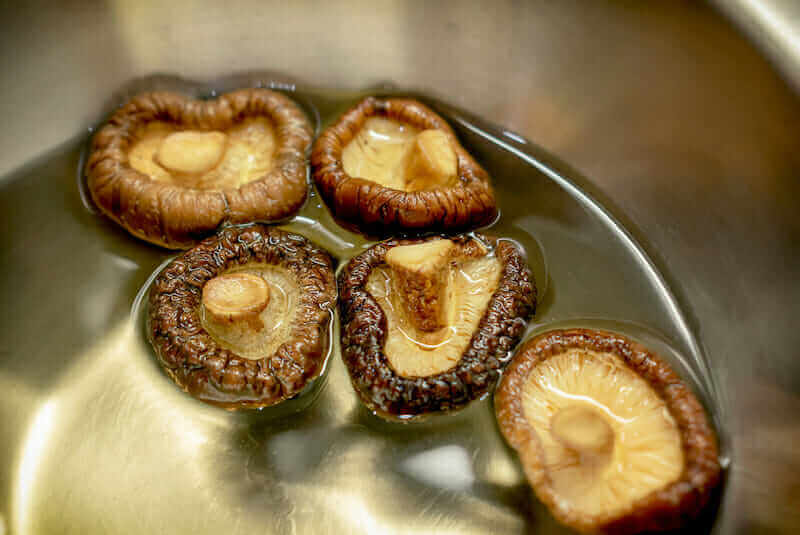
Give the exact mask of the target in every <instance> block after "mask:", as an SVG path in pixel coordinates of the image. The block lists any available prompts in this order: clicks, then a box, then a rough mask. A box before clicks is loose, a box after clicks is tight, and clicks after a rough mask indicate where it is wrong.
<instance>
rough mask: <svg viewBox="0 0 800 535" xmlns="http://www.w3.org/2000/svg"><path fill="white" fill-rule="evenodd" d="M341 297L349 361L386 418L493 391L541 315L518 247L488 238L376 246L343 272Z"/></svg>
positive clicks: (357, 382)
mask: <svg viewBox="0 0 800 535" xmlns="http://www.w3.org/2000/svg"><path fill="white" fill-rule="evenodd" d="M339 288H340V311H341V322H342V323H341V342H342V343H341V346H342V358H343V359H344V362H345V364H346V365H347V368H348V371H349V374H350V378H351V381H352V383H353V386H354V388H355V390H356V392H357V393H358V395H359V397H360V398H361V400H362V401H363V402H364V403H365V405H366V406H367V407H368V408H369V409H370V410H372V411H374V412H375V413H377V414H378V415H379V416H381V417H383V418H387V419H408V418H413V417H417V416H420V415H424V414H428V413H433V412H441V411H450V410H455V409H459V408H462V407H464V406H465V405H466V404H468V403H469V402H470V401H472V400H474V399H477V398H479V397H481V396H483V395H484V394H486V393H487V392H489V391H490V390H491V389H492V388H493V387H494V385H495V384H496V382H497V379H498V378H499V375H500V372H501V371H502V369H503V368H504V367H505V365H506V364H507V363H508V360H509V358H510V352H511V351H512V349H513V348H514V346H515V345H516V343H517V342H518V341H519V338H520V336H521V335H522V333H523V332H524V330H525V327H526V324H527V321H528V319H529V318H530V317H531V316H532V314H533V313H534V310H535V306H536V287H535V284H534V281H533V278H532V275H531V273H530V271H529V269H528V266H527V264H526V262H525V259H524V254H523V252H522V251H521V249H520V247H519V246H518V245H517V244H515V243H514V242H511V241H509V240H503V239H496V238H490V237H486V236H481V235H474V236H470V235H462V236H456V237H450V238H442V237H430V238H427V239H422V240H390V241H387V242H383V243H380V244H377V245H375V246H373V247H371V248H370V249H368V250H367V251H366V252H364V253H362V254H361V255H358V256H356V257H354V258H353V259H351V260H350V262H349V263H348V264H347V265H346V266H345V267H344V268H343V270H342V272H341V273H340V275H339Z"/></svg>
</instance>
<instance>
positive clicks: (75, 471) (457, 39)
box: [0, 0, 800, 534]
mask: <svg viewBox="0 0 800 535" xmlns="http://www.w3.org/2000/svg"><path fill="white" fill-rule="evenodd" d="M755 4H759V3H758V2H756V3H755ZM2 10H3V11H2V17H0V20H2V21H3V22H2V24H3V31H2V32H0V45H1V46H0V50H2V53H0V57H2V72H3V77H2V89H3V91H2V99H0V110H2V117H3V118H4V128H3V142H2V143H0V173H3V175H4V177H5V178H3V179H2V183H0V214H2V218H3V226H2V228H3V232H2V236H1V237H0V243H1V244H2V245H1V246H0V259H2V261H1V262H0V266H1V267H0V272H1V273H2V276H0V281H2V283H1V284H2V287H1V291H0V310H2V316H0V318H2V319H0V387H2V392H3V396H2V401H0V422H2V424H0V483H1V485H0V526H2V527H0V533H2V532H3V531H6V532H11V533H20V534H23V533H52V532H58V533H95V532H96V533H108V532H114V533H123V532H125V533H127V532H137V533H142V532H169V533H179V532H192V533H196V532H201V531H223V532H229V533H239V532H242V533H244V532H251V531H253V530H254V529H256V530H259V531H267V532H275V533H291V532H301V533H304V532H314V533H325V532H328V531H330V532H337V533H338V532H342V531H347V530H349V531H351V532H354V533H381V532H385V533H400V532H406V531H409V530H411V529H418V530H422V531H434V530H435V531H440V532H459V533H462V532H466V531H469V530H472V531H475V532H481V531H483V532H486V531H489V530H492V529H495V530H502V531H508V532H525V531H532V530H538V529H542V530H547V531H550V530H552V531H553V532H558V531H559V530H560V528H559V527H558V526H556V525H554V524H553V523H552V521H550V520H548V518H547V516H546V513H545V512H544V511H543V510H542V509H541V508H539V507H537V506H536V505H535V503H534V502H533V501H532V496H531V495H530V493H526V491H525V488H526V487H525V485H524V483H523V481H522V480H521V478H520V473H519V469H518V466H517V465H516V461H515V459H514V457H513V455H511V453H510V451H505V450H504V449H503V448H504V446H503V445H502V442H501V441H500V439H499V437H498V436H497V435H496V430H495V429H494V427H493V425H494V424H493V422H492V420H491V418H489V417H488V416H487V415H488V414H490V413H489V412H488V411H486V410H485V409H486V406H477V405H476V408H474V409H473V408H470V409H468V411H467V412H465V413H463V414H462V415H459V416H455V417H453V419H452V421H451V422H450V423H441V422H440V423H437V424H435V427H436V429H435V430H432V431H431V432H430V435H426V433H425V430H424V429H421V430H419V432H418V433H416V432H415V438H414V442H413V443H410V444H409V446H408V448H407V450H403V449H402V445H403V440H405V439H406V438H407V437H406V436H405V433H406V431H398V430H397V428H395V427H392V426H386V427H381V426H380V424H379V423H376V422H374V421H372V420H369V419H368V415H365V416H364V418H367V420H364V419H363V418H361V417H360V416H358V413H355V416H353V417H352V418H350V417H348V418H344V417H341V415H342V414H350V412H348V411H353V410H355V407H357V405H354V403H355V402H354V400H353V399H352V398H349V397H347V390H346V388H345V387H347V386H348V385H347V384H346V382H341V381H343V380H344V379H343V378H344V377H345V376H344V375H342V374H343V373H344V372H343V370H342V366H341V362H340V361H338V360H336V359H334V360H333V362H332V363H331V366H332V367H333V369H331V375H330V378H329V384H328V385H327V387H326V390H325V391H324V392H323V396H325V395H326V394H325V393H326V392H327V398H324V399H323V400H322V401H325V403H324V404H320V403H319V402H318V403H316V404H315V405H314V406H313V407H311V408H310V409H309V410H308V411H306V412H303V413H301V415H300V416H299V417H298V418H296V419H285V420H280V423H279V424H278V423H275V421H274V420H270V419H268V418H265V419H262V420H259V419H258V418H254V419H252V418H251V419H247V420H246V421H245V420H242V421H233V423H231V420H230V419H229V415H228V414H227V413H220V412H216V411H214V410H211V409H209V410H199V409H198V410H195V405H194V402H193V401H192V400H191V399H188V398H186V397H185V396H183V395H182V394H181V393H180V392H177V390H175V389H174V387H173V386H172V385H171V384H170V383H169V382H159V380H158V379H159V378H161V379H163V376H161V375H159V374H160V371H159V370H158V367H157V364H156V363H155V361H154V360H146V359H145V360H143V359H141V358H140V357H141V356H142V355H146V354H147V351H148V347H147V345H146V341H144V340H143V338H142V337H140V334H141V333H140V331H139V330H137V327H136V315H135V314H134V315H133V316H132V312H131V307H132V305H133V304H134V301H135V297H136V295H137V293H138V292H139V290H140V289H141V288H142V287H143V286H144V285H145V283H146V281H147V279H148V277H149V276H150V274H151V273H152V270H153V269H154V268H155V267H156V265H157V264H158V261H160V259H163V258H164V257H165V255H164V253H163V252H161V251H158V250H157V249H155V248H151V247H149V246H147V245H144V244H142V243H140V242H137V241H135V240H133V239H131V238H129V237H128V236H127V235H126V234H125V233H124V232H122V231H120V230H118V229H117V228H115V227H114V226H112V225H110V224H108V223H105V222H104V220H102V219H101V218H98V217H97V216H96V215H93V214H91V213H89V212H88V211H87V210H86V208H85V206H84V204H83V203H82V202H81V198H80V196H79V195H78V193H77V192H78V182H79V180H78V175H79V172H78V169H79V166H80V161H79V160H80V154H81V148H82V143H83V142H85V140H86V139H87V137H88V130H87V129H88V128H90V127H91V126H93V125H95V124H96V123H97V122H98V121H100V120H101V119H102V118H103V114H104V113H105V112H106V111H107V110H108V106H109V105H112V104H113V103H114V102H115V98H116V97H118V95H117V96H115V95H114V92H115V91H117V90H118V89H119V88H121V87H125V86H126V84H127V83H129V82H130V81H131V80H134V79H138V78H141V77H143V76H147V75H151V74H154V73H169V74H174V75H178V76H182V77H184V78H187V79H197V80H207V81H208V85H209V86H213V84H214V81H215V80H218V79H219V78H220V77H221V76H223V75H226V74H229V73H231V72H237V71H241V72H245V71H253V70H258V71H263V70H265V69H267V70H273V71H275V72H279V73H285V74H290V75H291V76H292V77H294V78H296V79H297V80H299V81H301V82H302V84H303V85H304V86H307V87H338V88H343V89H344V88H351V89H361V88H365V87H371V86H373V87H374V86H377V85H380V84H381V83H383V82H386V81H393V82H394V83H395V84H397V85H398V86H401V87H404V88H411V89H416V90H420V91H422V92H424V93H425V94H429V95H432V96H434V97H439V98H441V99H443V100H444V101H446V102H449V103H451V104H453V105H455V106H457V107H458V108H462V109H465V110H469V111H470V112H471V113H474V114H476V115H477V116H479V117H482V118H484V119H486V120H488V121H489V122H491V123H494V124H499V125H503V126H504V130H503V131H498V132H499V133H500V134H502V135H503V136H506V139H507V140H509V141H508V143H509V145H513V144H514V143H516V142H515V141H514V136H523V137H525V138H528V139H530V140H532V141H533V143H535V144H536V145H538V146H541V147H543V148H544V149H546V151H548V152H549V153H552V154H554V155H556V157H557V158H558V159H559V160H561V161H564V162H568V163H569V165H570V166H571V167H570V168H567V167H566V166H563V165H562V164H560V163H558V161H556V160H552V159H550V157H549V156H548V155H547V153H546V152H544V151H542V150H540V149H538V148H535V147H533V148H531V151H533V152H535V153H536V154H537V155H538V158H539V160H537V161H540V162H544V163H545V164H547V165H550V166H551V167H552V168H553V169H559V170H560V171H561V172H563V176H567V177H569V178H570V180H573V179H574V180H575V182H574V183H576V184H579V185H580V188H582V190H584V191H588V192H590V194H591V195H592V196H593V198H595V199H598V200H599V203H600V205H602V206H603V207H605V208H607V209H609V210H610V211H611V213H613V214H616V217H617V219H618V220H619V221H620V222H621V224H622V225H623V227H624V228H625V229H627V230H628V231H629V232H630V233H631V234H630V237H631V238H632V240H633V241H631V243H634V244H637V243H638V244H640V245H641V247H642V249H641V250H642V251H644V252H645V253H646V254H647V255H648V257H649V258H650V259H651V260H652V262H653V264H652V265H653V266H654V268H655V271H654V273H657V274H658V273H660V274H661V275H663V279H662V280H663V282H664V284H665V288H668V289H670V292H668V293H667V294H665V295H667V296H668V297H669V298H670V299H672V300H673V301H674V303H675V304H676V306H677V307H678V308H679V310H680V319H681V321H680V322H679V323H680V324H681V325H684V326H685V328H686V332H685V333H684V332H683V331H669V329H667V328H666V327H662V326H657V327H658V330H659V331H660V332H664V331H668V332H666V335H667V338H668V339H669V340H670V342H671V343H672V345H673V346H677V347H676V349H677V351H678V352H679V353H682V354H684V355H685V354H690V356H691V355H694V354H697V355H701V356H703V358H707V362H708V368H709V377H710V379H709V380H710V382H711V383H712V384H714V385H715V388H716V390H715V393H714V399H713V400H712V403H713V404H714V406H715V411H716V414H715V415H716V416H717V417H718V418H719V425H720V426H721V429H722V430H723V434H724V437H725V438H726V440H727V442H726V444H727V446H728V450H727V451H728V453H729V455H730V459H731V464H730V469H729V470H728V474H727V481H726V486H725V492H724V493H723V496H722V503H721V504H720V507H719V510H718V512H717V514H716V521H715V522H713V526H712V528H711V529H713V530H714V531H715V532H718V533H737V532H741V533H754V532H769V533H778V532H785V533H790V532H794V531H795V530H796V529H797V528H798V527H800V486H798V476H797V474H800V453H798V450H797V448H796V447H795V444H797V443H798V441H800V419H799V418H798V416H797V415H798V414H800V361H798V359H797V358H796V354H797V347H798V346H800V334H799V333H800V330H798V328H797V319H796V313H795V312H796V309H797V305H796V303H798V302H800V284H798V282H797V280H798V267H800V250H799V249H800V247H798V244H799V243H800V216H798V213H800V212H798V210H797V207H796V204H797V199H798V198H800V181H798V177H800V101H798V98H797V96H796V95H795V94H794V93H793V92H792V90H791V88H790V86H789V85H788V83H787V82H786V81H784V79H782V78H781V76H780V75H779V74H778V73H777V71H776V70H775V68H774V67H773V65H771V64H770V63H769V62H768V61H767V60H765V59H764V57H762V55H761V54H760V53H759V51H758V50H757V49H756V48H755V47H754V46H752V45H751V44H750V43H749V42H748V41H747V40H746V39H745V38H744V37H743V36H742V35H740V34H739V33H738V32H737V30H736V29H735V28H734V27H732V25H731V24H730V23H729V22H727V21H726V19H724V18H723V17H722V16H720V15H719V14H718V13H717V12H716V11H714V10H713V9H711V8H709V7H707V6H705V5H698V4H692V3H657V4H654V3H647V4H646V5H645V4H638V3H627V2H612V3H592V4H588V3H582V2H581V3H579V2H559V3H557V4H556V3H553V4H550V3H542V4H539V3H521V4H517V3H511V2H508V3H503V2H500V3H491V4H490V3H478V2H468V3H426V4H418V3H413V4H412V3H403V2H391V1H390V2H382V3H381V2H351V3H349V4H347V5H346V6H338V5H327V4H316V3H312V2H308V3H305V2H299V3H283V4H273V5H264V4H262V3H259V2H241V3H236V5H234V4H233V3H225V2H222V3H210V2H209V3H207V4H206V5H197V4H194V3H189V2H185V1H176V2H170V3H166V4H163V5H162V4H161V3H148V2H141V3H135V2H122V1H114V0H112V1H110V2H85V3H69V2H68V3H52V4H51V3H40V2H31V3H26V4H24V5H18V6H11V5H6V6H4V7H3V8H2ZM784 27H785V25H784ZM795 31H796V28H795ZM790 42H792V41H791V40H790ZM770 57H772V58H773V61H778V62H780V61H783V59H782V58H784V59H785V58H786V57H788V56H786V55H783V56H782V55H780V54H777V55H776V54H773V55H772V56H770ZM786 61H790V60H786ZM780 65H781V68H782V72H783V73H785V74H786V76H787V77H789V78H791V76H792V74H791V73H792V72H794V71H793V70H792V69H793V68H794V67H792V66H791V64H785V63H781V64H780ZM274 79H276V80H277V79H280V80H286V78H285V76H284V75H280V76H278V75H276V76H275V77H274ZM342 94H345V93H344V92H343V93H342ZM548 168H550V167H548ZM581 176H583V177H587V178H586V179H582V178H580V177H581ZM570 183H572V182H570ZM526 187H530V186H526ZM509 198H510V197H509ZM532 214H533V212H532ZM534 215H535V214H534ZM86 228H92V229H95V231H92V232H83V231H82V230H81V229H86ZM548 247H549V246H548ZM637 247H638V246H637ZM634 249H636V248H634ZM547 255H548V250H547V249H545V251H544V257H545V258H547ZM645 264H647V262H645ZM556 289H558V286H556ZM641 299H644V298H641ZM641 299H640V300H641ZM637 302H638V301H637ZM546 318H547V316H546V315H545V319H546ZM629 319H633V320H636V319H637V318H629ZM654 321H655V320H654ZM644 323H646V324H651V323H653V321H649V320H648V321H645V322H644ZM675 325H677V323H676V324H675ZM695 346H696V347H695ZM337 366H338V368H339V369H338V371H337V370H336V367H337ZM336 373H339V374H340V375H339V376H337V375H335V374H336ZM337 381H339V382H337ZM484 403H488V401H487V402H484ZM187 411H188V412H187ZM470 411H471V412H470ZM187 413H191V414H192V418H193V420H191V421H187V418H186V415H187ZM317 418H321V419H323V420H324V419H325V418H328V419H329V421H331V422H337V424H336V425H334V426H320V425H317V424H316V423H314V422H316V421H318V420H315V419H317ZM465 422H469V423H470V424H469V425H470V426H474V425H480V426H481V427H475V428H473V427H467V428H465V427H464V425H466V424H465ZM339 424H341V425H339ZM431 425H434V424H431ZM337 426H339V427H337ZM198 429H200V430H202V431H203V432H197V430H198ZM371 433H379V435H380V436H381V437H387V438H386V440H387V441H389V442H388V443H390V444H391V447H387V446H386V444H387V442H385V441H378V440H375V439H374V436H378V435H372V434H371ZM448 433H450V434H449V435H448ZM448 436H450V437H454V438H453V439H452V440H451V442H450V443H448ZM276 437H277V438H276ZM281 437H282V438H281ZM342 437H344V438H342ZM268 438H269V440H267V439H268ZM463 443H467V444H471V446H470V448H468V449H463V448H459V447H457V446H458V445H459V444H463ZM298 444H301V445H304V447H303V448H298ZM449 445H452V446H453V448H451V449H450V450H448V449H444V450H442V449H441V448H447V447H448V446H449ZM434 446H436V448H439V449H438V450H437V449H436V448H434ZM481 448H484V450H483V453H481ZM486 449H488V450H489V451H491V452H492V454H491V455H485V454H486ZM403 451H406V452H407V453H408V454H409V455H410V454H422V453H425V452H429V451H438V452H439V454H440V455H442V456H443V457H442V458H445V459H447V460H448V461H447V462H449V463H451V465H453V466H456V467H464V466H467V467H473V468H474V463H475V458H472V457H470V456H471V455H477V456H479V457H476V458H480V459H482V461H481V463H483V464H481V465H480V470H478V471H477V472H475V473H476V476H475V477H474V478H473V479H468V478H467V479H465V478H463V477H462V478H461V479H459V477H460V476H459V477H455V478H454V479H453V480H452V481H450V482H449V484H450V487H447V485H439V486H437V485H436V484H434V483H435V481H434V482H433V483H431V482H428V483H425V477H427V476H426V475H425V474H426V473H428V472H429V468H428V467H429V466H430V465H431V463H433V464H436V462H437V461H436V458H431V457H428V458H427V460H426V461H424V462H420V463H419V464H418V465H416V468H414V466H411V468H409V470H411V471H412V472H413V470H415V469H417V471H418V472H420V473H419V474H417V476H418V478H421V480H422V484H425V485H428V486H427V487H424V488H425V489H427V490H425V491H421V492H419V493H418V495H417V496H415V497H413V499H412V497H409V496H410V494H411V493H413V492H417V490H418V489H419V488H421V487H418V486H415V485H416V483H415V484H414V485H411V484H409V485H407V486H405V487H402V486H399V487H398V486H397V485H396V484H395V483H396V482H397V481H398V480H399V479H398V478H401V476H400V475H399V474H398V473H397V472H396V471H394V472H393V471H392V467H393V466H395V465H396V461H397V455H399V453H398V452H403ZM476 451H477V453H476ZM465 452H466V453H465ZM276 460H279V461H280V462H277V461H276ZM484 461H485V462H484ZM281 463H282V464H281ZM326 467H328V468H326ZM326 470H328V471H327V472H326ZM456 472H457V473H459V474H463V473H466V471H465V470H456ZM437 474H438V475H437ZM433 476H434V479H436V478H437V477H438V478H439V480H441V478H442V477H443V476H442V475H441V474H439V473H434V474H433ZM415 477H416V476H415ZM400 480H402V478H401V479H400ZM382 481H383V483H382ZM387 481H388V482H391V483H392V484H388V483H387ZM311 496H315V497H320V496H322V497H325V499H324V500H322V499H320V500H317V501H312V500H311V499H310V498H309V499H305V498H306V497H311ZM367 496H368V498H369V499H367V498H366V497H367ZM467 513H469V514H467ZM467 521H469V522H471V524H470V525H464V523H465V522H467ZM702 529H703V530H706V529H707V526H703V527H702Z"/></svg>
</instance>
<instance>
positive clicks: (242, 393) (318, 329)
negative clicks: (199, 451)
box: [148, 225, 336, 409]
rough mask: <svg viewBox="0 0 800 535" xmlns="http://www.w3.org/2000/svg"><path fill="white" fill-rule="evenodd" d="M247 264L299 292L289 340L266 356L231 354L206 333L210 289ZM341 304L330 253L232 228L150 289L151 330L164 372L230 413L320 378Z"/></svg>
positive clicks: (260, 230)
mask: <svg viewBox="0 0 800 535" xmlns="http://www.w3.org/2000/svg"><path fill="white" fill-rule="evenodd" d="M248 266H268V267H274V268H278V269H280V270H281V271H282V272H285V273H286V274H287V276H289V277H291V278H292V279H293V281H294V282H295V283H296V285H297V286H298V292H297V299H296V304H295V305H294V306H293V307H292V309H293V311H294V314H293V316H292V317H291V318H290V319H291V325H290V326H289V329H288V330H287V333H288V334H287V336H288V339H287V340H286V341H285V342H283V343H281V344H280V345H279V346H278V347H277V349H275V350H274V351H272V352H270V353H268V354H263V356H261V355H258V356H260V358H254V357H253V356H252V355H242V354H237V353H236V352H235V351H234V350H231V349H228V348H227V346H226V344H225V343H224V341H223V342H221V341H220V340H219V339H217V338H216V337H215V336H214V335H212V334H211V333H210V332H209V331H208V330H207V329H206V328H205V323H204V320H203V317H202V309H203V302H202V301H203V288H204V287H205V286H206V283H207V282H208V281H210V280H213V279H215V278H218V277H219V276H223V277H224V276H225V275H226V274H227V273H233V274H237V273H240V272H241V271H242V270H243V269H246V268H248ZM268 301H269V302H270V303H272V301H274V300H273V299H268ZM335 305H336V282H335V277H334V274H333V261H332V260H331V257H330V256H329V255H328V253H326V252H325V251H323V250H322V249H320V248H319V247H317V246H315V245H314V244H312V243H311V242H310V241H308V240H307V239H306V238H304V237H302V236H299V235H296V234H290V233H287V232H284V231H282V230H279V229H277V228H271V227H267V226H264V225H252V226H246V227H233V228H226V229H224V230H222V231H221V232H220V233H219V234H218V235H216V236H213V237H210V238H207V239H206V240H204V241H202V242H201V243H200V244H198V245H197V246H196V247H194V248H192V249H190V250H188V251H186V252H185V253H183V254H182V255H181V256H179V257H178V258H176V259H175V260H173V261H172V262H170V263H169V264H168V265H167V266H166V267H165V268H164V270H163V271H161V273H159V275H158V277H156V279H155V281H154V283H153V286H152V288H151V290H150V307H149V316H148V317H149V323H148V328H149V333H150V340H151V343H152V344H153V347H154V348H155V351H156V354H157V355H158V357H159V360H160V362H161V364H162V366H163V367H164V368H165V370H166V371H167V373H168V374H169V375H170V376H171V377H172V378H173V379H174V380H175V382H176V383H178V385H180V386H181V387H182V388H183V389H184V390H186V391H187V392H189V393H190V394H192V395H193V396H195V397H197V398H198V399H201V400H202V401H206V402H208V403H212V404H214V405H219V406H222V407H225V408H228V409H239V408H256V407H264V406H268V405H274V404H276V403H279V402H281V401H283V400H284V399H288V398H291V397H293V396H295V395H296V394H298V393H299V392H300V391H301V390H303V388H304V387H305V386H306V385H307V384H309V382H311V381H312V380H313V379H314V378H316V377H317V376H318V375H319V373H320V371H321V370H322V365H323V362H324V359H325V357H326V355H327V352H328V327H329V324H330V321H331V318H332V316H333V313H334V309H335ZM258 356H257V357H258Z"/></svg>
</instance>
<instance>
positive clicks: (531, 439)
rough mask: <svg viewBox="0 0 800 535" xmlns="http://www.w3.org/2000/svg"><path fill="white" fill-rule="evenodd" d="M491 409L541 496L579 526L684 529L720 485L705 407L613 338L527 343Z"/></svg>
mask: <svg viewBox="0 0 800 535" xmlns="http://www.w3.org/2000/svg"><path fill="white" fill-rule="evenodd" d="M495 410H496V414H497V420H498V423H499V426H500V430H501V431H502V433H503V435H504V436H505V438H506V440H507V441H508V442H509V444H510V445H511V446H512V447H513V448H514V449H515V450H516V451H517V453H518V454H519V457H520V461H521V462H522V465H523V468H524V471H525V474H526V476H527V478H528V481H529V482H530V484H531V486H532V487H533V489H534V491H535V492H536V495H537V496H538V498H539V499H540V500H541V501H542V502H543V503H544V504H545V505H546V506H547V507H548V508H549V509H550V510H551V512H552V513H553V515H554V516H555V517H556V518H557V519H558V520H559V521H560V522H562V523H564V524H566V525H568V526H570V527H572V528H574V529H577V530H579V531H581V532H585V533H614V534H632V533H640V532H643V531H655V530H668V529H676V528H680V527H682V526H685V525H687V523H689V522H691V519H692V518H694V517H695V516H697V515H698V513H699V512H700V511H701V510H702V508H703V507H704V506H705V505H706V504H707V502H708V501H709V499H710V497H711V494H712V491H713V490H714V488H715V487H716V486H717V484H718V483H719V480H720V464H719V460H718V447H717V440H716V436H715V434H714V431H713V429H712V427H711V425H710V424H709V422H708V420H707V418H706V414H705V411H704V409H703V406H702V405H701V404H700V402H699V401H698V400H697V398H696V397H695V396H694V395H693V394H692V392H691V390H690V389H689V388H688V387H687V386H686V384H684V383H683V381H681V379H680V377H678V375H677V374H675V372H674V371H672V369H670V367H669V366H668V365H667V364H666V363H665V362H664V361H663V360H662V359H661V358H660V357H658V356H657V355H656V354H654V353H653V352H651V351H650V350H648V349H647V348H646V347H644V346H642V345H641V344H639V343H637V342H634V341H632V340H630V339H628V338H626V337H624V336H622V335H619V334H616V333H611V332H606V331H596V330H588V329H570V330H555V331H550V332H547V333H544V334H541V335H539V336H537V337H535V338H533V339H532V340H530V341H529V342H527V343H525V344H524V345H523V346H522V347H521V348H520V350H519V351H518V352H517V354H516V356H515V357H514V359H513V361H512V363H511V365H510V366H509V367H508V369H507V370H506V372H505V374H504V376H503V379H502V381H501V382H500V385H499V386H498V388H497V392H496V394H495Z"/></svg>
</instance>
